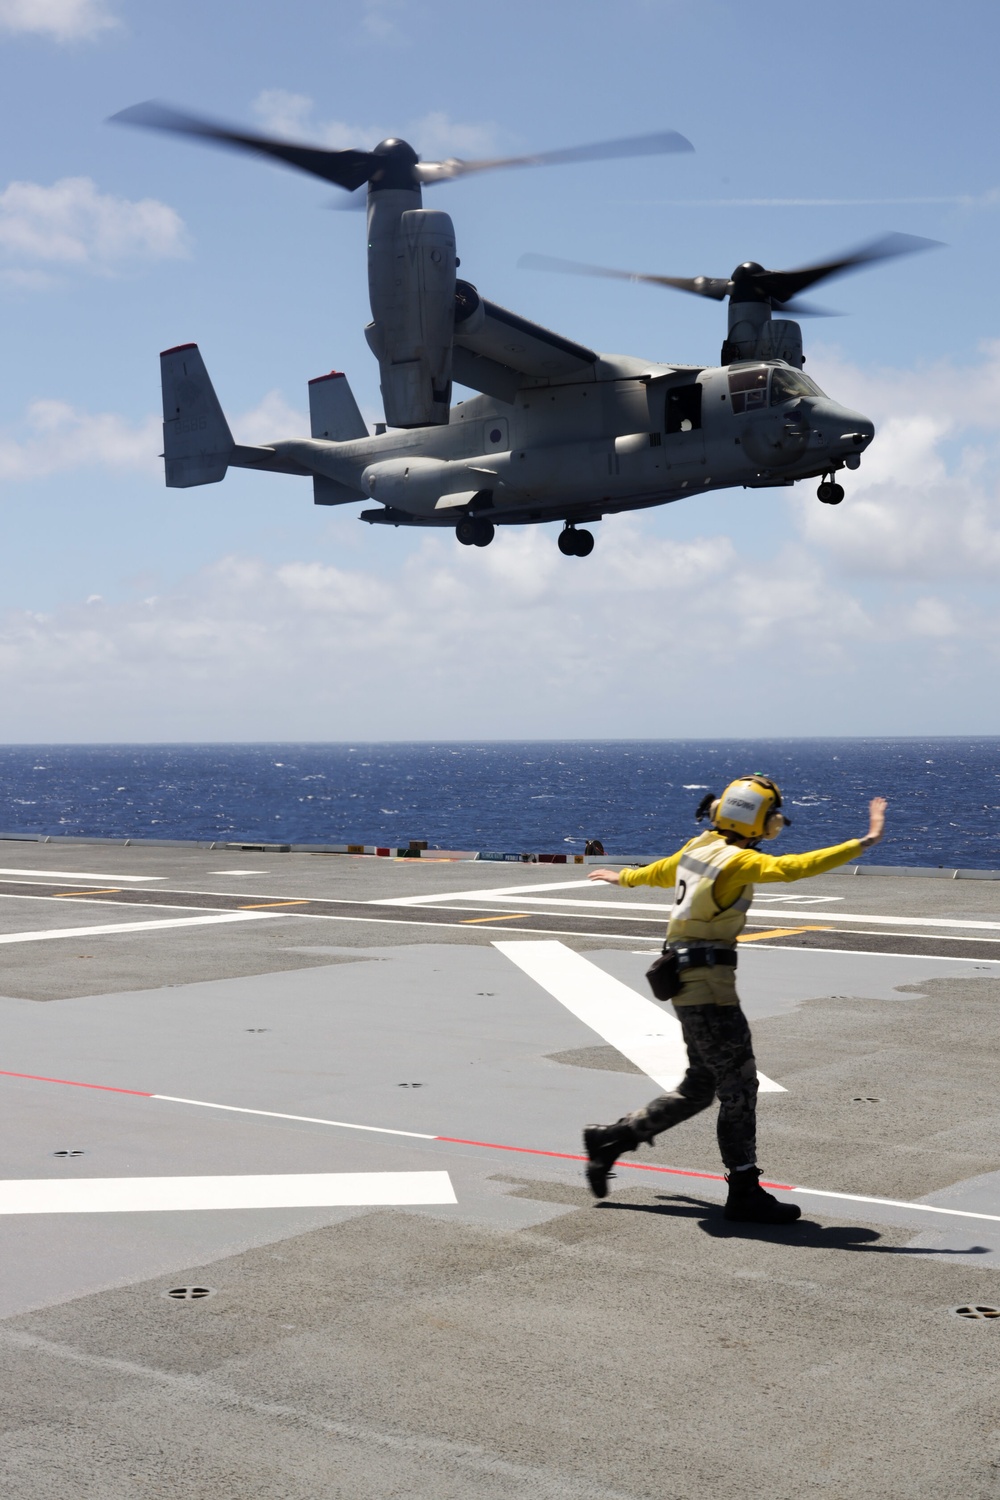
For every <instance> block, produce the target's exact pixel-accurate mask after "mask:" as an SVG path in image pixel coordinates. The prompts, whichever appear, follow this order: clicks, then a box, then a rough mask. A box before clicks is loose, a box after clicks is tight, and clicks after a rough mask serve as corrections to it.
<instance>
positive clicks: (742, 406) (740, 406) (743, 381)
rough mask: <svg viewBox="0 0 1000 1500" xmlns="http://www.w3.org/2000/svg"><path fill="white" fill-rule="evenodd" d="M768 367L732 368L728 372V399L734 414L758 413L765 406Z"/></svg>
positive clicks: (748, 366)
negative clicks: (742, 412)
mask: <svg viewBox="0 0 1000 1500" xmlns="http://www.w3.org/2000/svg"><path fill="white" fill-rule="evenodd" d="M770 373H771V371H770V367H769V366H768V365H744V366H742V367H741V366H739V365H736V366H732V367H731V368H730V371H729V399H730V402H731V404H732V408H733V411H734V412H741V411H759V410H760V409H761V407H763V406H766V405H767V377H768V376H769V375H770Z"/></svg>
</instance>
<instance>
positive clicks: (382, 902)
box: [368, 880, 593, 906]
mask: <svg viewBox="0 0 1000 1500" xmlns="http://www.w3.org/2000/svg"><path fill="white" fill-rule="evenodd" d="M583 888H587V889H590V890H593V883H592V882H591V881H589V880H557V881H555V882H553V881H546V883H545V884H544V885H492V886H489V887H487V888H486V889H484V890H480V891H444V892H439V893H438V894H437V895H434V896H379V898H378V900H376V901H370V902H369V903H368V904H369V906H424V905H426V904H427V902H428V901H461V900H463V899H465V898H466V897H469V898H475V899H476V900H477V901H478V900H479V898H480V897H481V896H482V897H487V896H517V897H518V899H519V900H520V898H521V897H522V896H524V895H525V894H526V893H527V892H529V891H573V890H577V889H583Z"/></svg>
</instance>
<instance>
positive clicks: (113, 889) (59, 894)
mask: <svg viewBox="0 0 1000 1500" xmlns="http://www.w3.org/2000/svg"><path fill="white" fill-rule="evenodd" d="M120 894H121V886H120V885H109V886H108V888H107V890H106V891H95V890H93V889H92V888H88V889H87V890H85V891H53V892H52V895H51V896H50V897H49V900H50V901H61V900H63V898H64V897H66V896H117V895H120Z"/></svg>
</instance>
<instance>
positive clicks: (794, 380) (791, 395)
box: [771, 366, 823, 406]
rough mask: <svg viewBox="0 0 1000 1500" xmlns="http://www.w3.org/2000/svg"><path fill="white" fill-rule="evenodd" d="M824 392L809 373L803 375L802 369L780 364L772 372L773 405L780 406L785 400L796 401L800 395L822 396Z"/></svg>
mask: <svg viewBox="0 0 1000 1500" xmlns="http://www.w3.org/2000/svg"><path fill="white" fill-rule="evenodd" d="M822 394H823V392H822V391H821V390H820V388H819V386H818V385H817V384H816V382H815V381H814V380H810V379H809V376H808V375H803V373H802V371H801V370H792V369H789V368H787V367H784V366H779V367H777V368H776V369H775V370H774V371H773V372H772V375H771V405H772V406H780V405H781V403H782V402H783V401H794V400H795V399H796V398H797V397H799V396H822Z"/></svg>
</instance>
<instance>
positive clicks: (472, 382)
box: [453, 282, 599, 401]
mask: <svg viewBox="0 0 1000 1500" xmlns="http://www.w3.org/2000/svg"><path fill="white" fill-rule="evenodd" d="M457 290H458V296H457V299H456V317H455V342H454V357H453V374H454V377H455V379H456V380H457V381H458V382H459V383H460V384H461V385H467V386H470V387H471V388H472V389H473V390H474V391H482V392H483V393H484V394H485V395H487V396H496V397H497V398H498V400H500V401H513V399H514V397H515V395H516V394H517V392H518V390H520V388H521V386H522V385H523V384H524V381H525V377H529V378H532V379H538V380H553V379H555V380H565V379H566V377H567V376H573V375H580V376H585V375H586V374H587V373H588V372H589V371H590V370H591V368H592V366H593V365H595V364H596V363H597V360H598V358H599V356H598V355H597V354H596V353H595V352H594V350H593V349H587V348H586V347H585V346H584V345H583V344H575V343H573V341H572V340H571V339H567V338H563V336H562V334H559V333H553V332H552V331H551V330H550V329H548V328H543V327H542V326H541V325H540V324H539V323H532V322H530V321H529V320H528V319H527V318H522V317H521V316H520V314H519V313H514V312H509V311H508V310H507V308H506V307H500V306H498V304H497V303H496V302H489V301H487V299H486V298H485V297H480V295H479V293H478V292H477V291H476V289H475V287H473V286H471V285H470V284H469V283H468V282H459V284H458V289H457Z"/></svg>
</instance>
